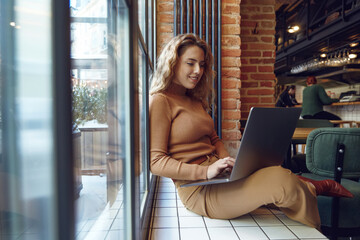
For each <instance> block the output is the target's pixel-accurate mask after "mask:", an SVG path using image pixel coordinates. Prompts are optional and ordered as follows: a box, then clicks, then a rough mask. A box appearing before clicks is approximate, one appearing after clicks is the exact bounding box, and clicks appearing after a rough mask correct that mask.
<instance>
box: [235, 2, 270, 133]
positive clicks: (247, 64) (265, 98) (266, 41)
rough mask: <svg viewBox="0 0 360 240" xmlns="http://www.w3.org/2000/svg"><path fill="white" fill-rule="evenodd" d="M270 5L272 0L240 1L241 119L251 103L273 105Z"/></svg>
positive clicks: (245, 117) (246, 115) (244, 116)
mask: <svg viewBox="0 0 360 240" xmlns="http://www.w3.org/2000/svg"><path fill="white" fill-rule="evenodd" d="M274 7H275V0H242V1H241V6H240V14H241V53H242V54H241V68H240V69H241V90H240V93H241V97H240V100H241V119H247V117H248V114H249V110H250V108H251V107H253V106H264V107H271V106H274V101H275V100H274V86H275V75H274V62H275V45H274V41H275V37H274V35H275V23H276V22H275V10H274ZM242 127H243V126H242Z"/></svg>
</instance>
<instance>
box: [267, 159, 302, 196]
mask: <svg viewBox="0 0 360 240" xmlns="http://www.w3.org/2000/svg"><path fill="white" fill-rule="evenodd" d="M264 170H265V171H266V173H265V174H266V175H268V176H269V177H268V179H267V180H268V181H269V182H270V183H271V185H272V188H274V189H281V190H282V191H284V193H286V194H292V193H293V192H294V191H297V186H298V185H299V179H298V178H297V177H296V176H295V175H294V174H293V173H292V172H291V171H290V170H289V169H285V168H283V167H280V166H275V167H268V168H266V169H264Z"/></svg>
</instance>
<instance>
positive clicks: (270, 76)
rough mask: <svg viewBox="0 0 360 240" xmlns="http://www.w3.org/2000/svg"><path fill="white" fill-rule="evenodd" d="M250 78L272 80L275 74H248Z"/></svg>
mask: <svg viewBox="0 0 360 240" xmlns="http://www.w3.org/2000/svg"><path fill="white" fill-rule="evenodd" d="M250 77H251V78H252V79H255V80H274V79H275V74H271V73H255V74H250Z"/></svg>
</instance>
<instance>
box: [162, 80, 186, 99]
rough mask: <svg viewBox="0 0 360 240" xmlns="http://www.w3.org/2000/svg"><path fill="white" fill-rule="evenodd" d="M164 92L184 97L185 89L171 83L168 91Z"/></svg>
mask: <svg viewBox="0 0 360 240" xmlns="http://www.w3.org/2000/svg"><path fill="white" fill-rule="evenodd" d="M166 92H168V93H172V94H175V95H182V96H185V95H186V88H185V87H184V86H182V85H179V84H177V83H174V82H172V83H171V84H170V86H169V88H168V89H166Z"/></svg>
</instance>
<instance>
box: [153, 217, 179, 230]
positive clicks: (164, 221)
mask: <svg viewBox="0 0 360 240" xmlns="http://www.w3.org/2000/svg"><path fill="white" fill-rule="evenodd" d="M178 227H179V223H178V218H177V217H154V222H153V228H178Z"/></svg>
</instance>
